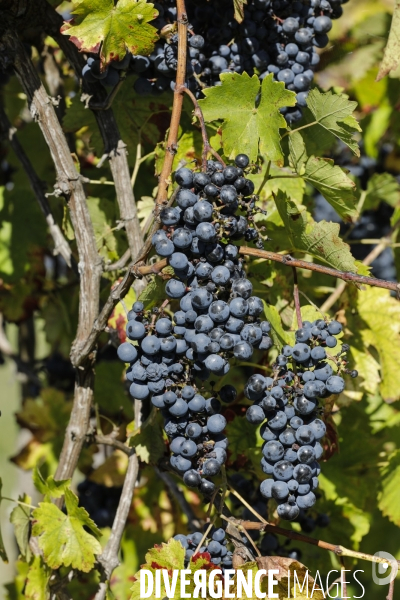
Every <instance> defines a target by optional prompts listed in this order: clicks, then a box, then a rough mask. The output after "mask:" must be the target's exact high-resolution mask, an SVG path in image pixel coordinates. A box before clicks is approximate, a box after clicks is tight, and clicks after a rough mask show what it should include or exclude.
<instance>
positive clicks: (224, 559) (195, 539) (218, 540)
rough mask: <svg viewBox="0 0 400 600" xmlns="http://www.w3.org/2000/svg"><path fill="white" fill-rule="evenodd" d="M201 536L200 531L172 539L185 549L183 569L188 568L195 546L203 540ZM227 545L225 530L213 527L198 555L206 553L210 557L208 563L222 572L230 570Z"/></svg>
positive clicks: (229, 552)
mask: <svg viewBox="0 0 400 600" xmlns="http://www.w3.org/2000/svg"><path fill="white" fill-rule="evenodd" d="M203 535H204V534H203V533H202V532H201V531H196V532H194V533H190V534H188V535H183V534H178V535H176V536H175V537H174V539H175V540H177V541H178V542H180V543H181V544H182V546H183V548H184V549H185V567H187V566H188V564H189V561H190V559H191V557H192V556H193V555H194V553H195V550H196V548H197V546H198V545H199V544H200V542H201V540H202V539H203ZM227 544H228V540H227V538H226V537H225V530H224V529H222V527H220V528H218V529H217V528H215V527H214V526H213V527H212V528H211V529H210V531H209V532H208V534H207V538H206V539H205V540H204V542H203V545H202V546H201V547H200V548H199V551H198V554H204V553H205V552H208V554H209V555H210V562H212V563H213V564H214V565H216V566H218V567H220V568H221V569H222V571H224V570H225V569H231V568H232V552H231V551H230V550H228V549H227Z"/></svg>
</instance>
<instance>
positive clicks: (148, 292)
mask: <svg viewBox="0 0 400 600" xmlns="http://www.w3.org/2000/svg"><path fill="white" fill-rule="evenodd" d="M163 273H169V274H170V275H173V273H174V271H173V269H172V267H166V268H165V269H163ZM139 300H140V301H141V302H143V304H144V308H145V309H146V310H150V308H152V307H153V306H155V305H156V304H158V303H159V302H160V301H162V300H165V281H164V279H163V278H162V277H160V276H159V275H155V276H154V277H153V279H152V280H151V281H150V283H149V284H148V286H147V287H146V288H145V289H144V290H143V292H142V293H141V294H140V296H139Z"/></svg>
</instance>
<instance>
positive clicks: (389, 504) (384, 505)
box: [378, 450, 400, 526]
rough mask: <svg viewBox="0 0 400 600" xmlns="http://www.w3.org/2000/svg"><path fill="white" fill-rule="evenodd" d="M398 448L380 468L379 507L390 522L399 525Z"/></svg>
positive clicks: (399, 459)
mask: <svg viewBox="0 0 400 600" xmlns="http://www.w3.org/2000/svg"><path fill="white" fill-rule="evenodd" d="M399 486H400V450H396V451H395V452H394V453H393V454H392V456H391V457H390V460H389V463H388V464H387V465H386V466H385V467H384V468H383V469H382V491H381V492H380V493H379V497H378V500H379V504H378V506H379V508H380V510H381V511H382V513H383V515H384V516H385V517H388V518H389V519H390V520H391V521H392V523H395V525H397V526H400V503H399Z"/></svg>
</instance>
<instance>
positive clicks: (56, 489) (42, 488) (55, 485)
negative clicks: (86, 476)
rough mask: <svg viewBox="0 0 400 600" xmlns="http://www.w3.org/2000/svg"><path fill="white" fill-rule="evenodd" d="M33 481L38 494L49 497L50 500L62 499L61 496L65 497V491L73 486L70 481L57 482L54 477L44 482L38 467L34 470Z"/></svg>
mask: <svg viewBox="0 0 400 600" xmlns="http://www.w3.org/2000/svg"><path fill="white" fill-rule="evenodd" d="M32 480H33V483H34V486H35V488H36V489H37V490H38V492H40V493H41V494H43V496H48V497H50V498H61V496H64V492H65V490H66V489H67V488H69V486H70V484H71V480H70V479H65V480H61V481H55V479H54V477H53V476H52V475H50V476H49V477H47V479H46V480H44V479H43V477H42V474H41V473H40V471H39V469H38V468H37V466H35V468H34V469H33V474H32Z"/></svg>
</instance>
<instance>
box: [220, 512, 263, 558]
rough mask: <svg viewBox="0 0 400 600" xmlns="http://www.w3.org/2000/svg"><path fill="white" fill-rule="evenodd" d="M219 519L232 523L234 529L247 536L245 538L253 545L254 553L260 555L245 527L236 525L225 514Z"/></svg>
mask: <svg viewBox="0 0 400 600" xmlns="http://www.w3.org/2000/svg"><path fill="white" fill-rule="evenodd" d="M221 519H222V520H223V521H226V522H227V523H230V524H231V525H233V527H236V529H237V530H238V531H239V532H240V533H244V535H245V536H246V537H247V539H248V540H249V542H250V543H251V545H252V546H253V548H254V550H255V552H256V554H258V556H261V552H260V551H259V549H258V548H257V546H256V545H255V543H254V542H253V540H252V539H251V536H250V535H249V533H248V531H247V529H246V528H245V527H243V525H238V524H237V523H235V522H234V521H233V520H232V519H230V518H229V517H226V516H225V515H221Z"/></svg>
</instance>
